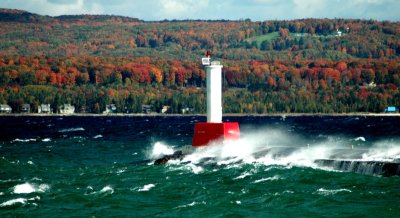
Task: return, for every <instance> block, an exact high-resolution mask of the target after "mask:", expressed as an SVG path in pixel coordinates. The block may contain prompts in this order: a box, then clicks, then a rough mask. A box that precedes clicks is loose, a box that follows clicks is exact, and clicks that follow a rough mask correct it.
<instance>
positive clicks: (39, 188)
mask: <svg viewBox="0 0 400 218" xmlns="http://www.w3.org/2000/svg"><path fill="white" fill-rule="evenodd" d="M49 189H50V186H49V185H47V184H40V185H37V184H30V183H24V184H19V185H16V186H14V188H13V193H14V194H29V193H33V192H42V193H43V192H46V191H48V190H49Z"/></svg>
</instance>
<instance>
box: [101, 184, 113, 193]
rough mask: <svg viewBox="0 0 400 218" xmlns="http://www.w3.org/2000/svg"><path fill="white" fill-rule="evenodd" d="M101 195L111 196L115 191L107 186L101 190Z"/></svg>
mask: <svg viewBox="0 0 400 218" xmlns="http://www.w3.org/2000/svg"><path fill="white" fill-rule="evenodd" d="M100 193H110V194H113V193H114V189H113V188H112V187H111V186H109V185H107V186H105V187H104V188H102V189H101V190H100Z"/></svg>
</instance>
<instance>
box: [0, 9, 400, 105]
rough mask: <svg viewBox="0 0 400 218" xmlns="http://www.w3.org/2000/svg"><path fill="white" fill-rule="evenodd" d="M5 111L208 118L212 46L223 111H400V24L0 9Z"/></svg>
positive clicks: (0, 86)
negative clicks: (149, 110) (69, 109)
mask: <svg viewBox="0 0 400 218" xmlns="http://www.w3.org/2000/svg"><path fill="white" fill-rule="evenodd" d="M0 28H1V31H0V103H1V104H9V105H10V106H11V107H12V108H13V110H14V111H15V112H18V111H19V110H20V109H21V106H22V104H24V103H28V104H30V105H31V107H32V108H33V109H34V110H35V109H37V107H38V105H40V104H51V105H52V108H53V110H54V111H55V112H56V111H57V108H58V107H59V106H60V105H62V104H65V103H71V104H73V105H74V106H75V107H76V108H77V111H78V112H79V111H85V112H90V113H101V112H102V111H104V109H105V106H106V105H107V104H116V106H117V111H118V112H129V113H138V112H141V111H142V108H141V106H142V105H143V104H145V105H151V106H152V107H153V109H154V111H157V112H159V111H160V110H161V108H162V107H163V106H164V105H168V106H170V107H171V108H170V109H171V110H170V112H172V113H180V112H181V110H182V109H183V108H192V109H193V111H194V112H195V113H204V112H205V110H206V107H205V90H204V86H205V71H204V69H203V67H202V66H201V65H200V58H201V57H202V56H203V55H204V54H205V53H206V51H207V50H210V51H211V52H212V58H213V59H217V60H219V61H221V62H222V64H223V65H224V68H223V76H224V84H223V88H224V90H223V91H224V93H223V94H224V112H225V113H275V112H310V113H317V112H324V113H342V112H381V111H383V110H384V108H385V107H387V106H400V94H399V90H398V87H399V86H400V63H399V60H400V34H399V33H400V23H398V22H388V21H383V22H378V21H374V20H346V19H334V20H332V19H304V20H291V21H265V22H252V21H250V20H240V21H227V20H221V21H198V20H186V21H167V20H165V21H159V22H145V21H142V20H139V19H136V18H128V17H118V16H106V15H100V16H94V15H76V16H60V17H48V16H40V15H37V14H31V13H29V12H25V11H18V10H10V9H1V10H0Z"/></svg>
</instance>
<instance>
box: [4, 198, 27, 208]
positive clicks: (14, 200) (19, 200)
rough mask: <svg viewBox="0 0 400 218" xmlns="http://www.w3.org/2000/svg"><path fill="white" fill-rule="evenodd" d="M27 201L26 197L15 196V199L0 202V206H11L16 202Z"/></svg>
mask: <svg viewBox="0 0 400 218" xmlns="http://www.w3.org/2000/svg"><path fill="white" fill-rule="evenodd" d="M27 201H28V199H26V198H16V199H12V200H8V201H6V202H3V203H1V204H0V207H7V206H13V205H16V204H22V205H25V204H26V202H27Z"/></svg>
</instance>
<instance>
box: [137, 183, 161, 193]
mask: <svg viewBox="0 0 400 218" xmlns="http://www.w3.org/2000/svg"><path fill="white" fill-rule="evenodd" d="M154 187H156V185H155V184H148V185H144V186H143V188H139V189H138V190H137V191H138V192H147V191H150V189H152V188H154Z"/></svg>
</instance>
